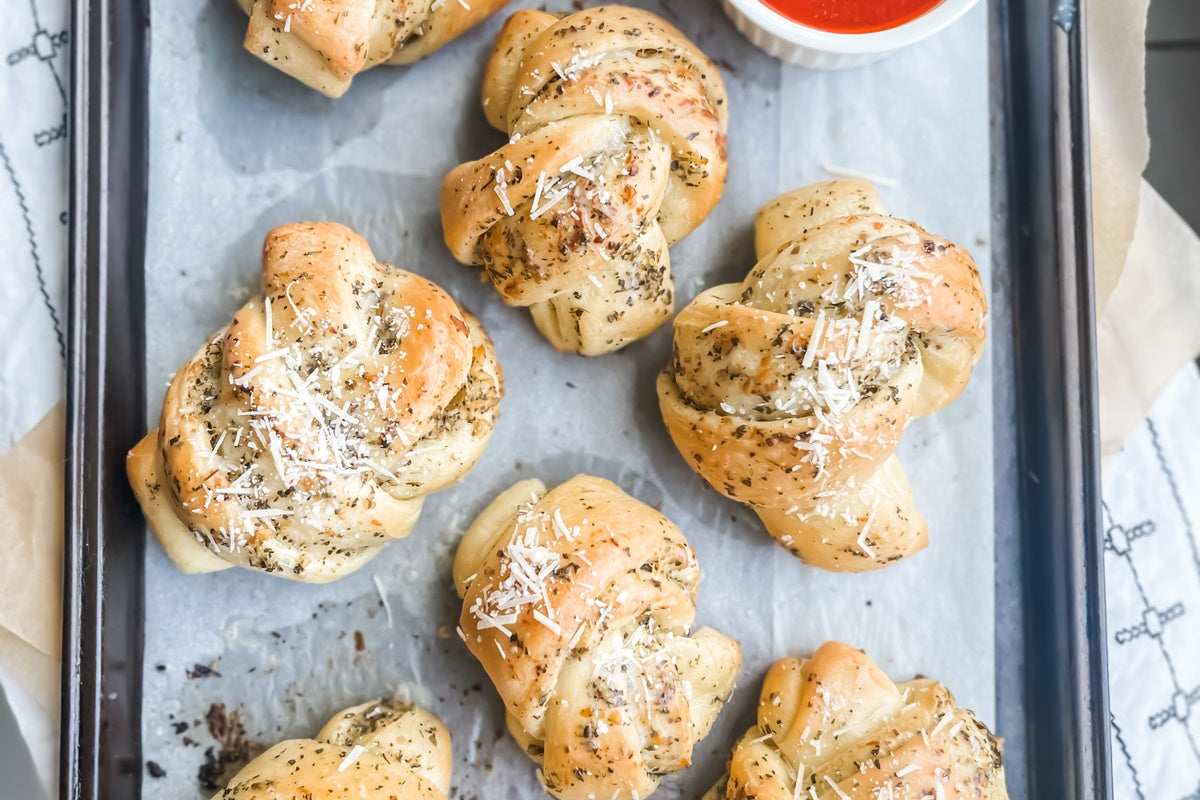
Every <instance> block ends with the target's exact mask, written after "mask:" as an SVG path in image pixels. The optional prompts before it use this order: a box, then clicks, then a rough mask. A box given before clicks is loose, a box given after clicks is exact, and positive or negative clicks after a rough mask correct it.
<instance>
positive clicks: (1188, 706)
mask: <svg viewBox="0 0 1200 800" xmlns="http://www.w3.org/2000/svg"><path fill="white" fill-rule="evenodd" d="M1197 445H1200V371H1197V369H1196V367H1195V365H1190V366H1189V367H1188V368H1187V369H1185V370H1184V371H1183V372H1181V373H1180V374H1179V375H1178V376H1176V378H1175V379H1174V380H1173V381H1172V382H1171V384H1170V385H1169V386H1168V387H1167V389H1166V390H1165V391H1164V392H1163V394H1162V396H1161V397H1160V398H1159V399H1158V401H1157V402H1156V403H1155V405H1154V408H1153V409H1152V410H1151V412H1150V417H1149V419H1147V420H1146V421H1145V422H1144V423H1142V425H1141V427H1139V428H1138V430H1137V431H1136V432H1135V433H1134V434H1133V436H1131V437H1130V439H1129V440H1128V441H1127V442H1126V443H1125V448H1124V450H1122V451H1121V453H1120V455H1118V456H1117V457H1116V459H1114V461H1113V463H1112V464H1111V465H1110V467H1109V469H1108V471H1107V472H1106V473H1105V476H1104V509H1103V511H1104V517H1103V522H1104V527H1105V533H1104V566H1105V579H1106V583H1107V585H1106V591H1107V595H1108V672H1109V685H1110V686H1111V690H1110V695H1111V696H1110V704H1111V712H1112V720H1111V721H1112V740H1113V741H1112V752H1113V776H1114V780H1115V791H1114V796H1115V797H1116V798H1120V799H1121V800H1134V799H1135V798H1136V800H1200V449H1198V447H1197Z"/></svg>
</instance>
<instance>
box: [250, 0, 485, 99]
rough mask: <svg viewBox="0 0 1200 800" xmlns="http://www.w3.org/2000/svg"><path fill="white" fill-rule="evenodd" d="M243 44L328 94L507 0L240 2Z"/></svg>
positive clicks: (404, 58) (408, 56) (420, 51)
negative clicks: (246, 21)
mask: <svg viewBox="0 0 1200 800" xmlns="http://www.w3.org/2000/svg"><path fill="white" fill-rule="evenodd" d="M237 2H238V5H239V6H241V9H242V11H244V12H245V13H246V15H247V16H249V17H250V25H249V27H248V28H247V29H246V39H245V42H244V44H245V47H246V49H247V50H249V51H250V52H251V53H253V54H254V55H255V56H257V57H258V58H261V59H262V60H263V61H265V62H267V63H268V64H270V65H271V66H273V67H275V68H276V69H280V70H282V71H284V72H286V73H287V74H288V75H291V76H292V77H293V78H295V79H296V80H298V81H300V82H301V83H303V84H305V85H306V86H309V87H311V88H313V89H316V90H317V91H318V92H321V93H322V94H325V95H328V96H329V97H341V96H342V95H343V94H344V93H345V91H346V90H347V89H349V88H350V81H351V80H353V79H354V76H355V75H357V74H358V73H360V72H362V71H363V70H366V69H370V68H371V67H373V66H375V65H376V64H411V63H412V62H413V61H416V60H417V59H419V58H424V57H425V56H427V55H429V54H430V53H432V52H433V51H434V50H437V49H438V48H439V47H441V46H442V45H444V44H446V42H449V41H450V40H451V39H453V38H455V37H456V36H458V35H459V34H461V33H462V32H463V31H465V30H467V29H468V28H470V27H471V26H473V25H475V24H476V23H478V22H479V21H480V20H482V19H483V18H484V17H486V16H488V15H489V14H491V13H492V12H494V11H496V10H497V9H498V8H500V7H501V6H503V5H504V4H505V3H507V2H508V0H470V2H466V0H237Z"/></svg>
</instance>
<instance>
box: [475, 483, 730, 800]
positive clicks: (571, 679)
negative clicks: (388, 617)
mask: <svg viewBox="0 0 1200 800" xmlns="http://www.w3.org/2000/svg"><path fill="white" fill-rule="evenodd" d="M454 578H455V585H456V587H457V588H458V591H459V593H460V594H461V595H463V612H462V617H461V620H460V633H461V635H462V636H463V638H464V640H465V641H466V643H467V647H468V648H469V649H470V651H471V652H472V653H473V654H474V655H475V657H476V658H478V659H479V661H480V663H481V664H482V665H483V667H484V669H485V670H486V671H487V673H488V675H489V676H490V677H491V679H492V682H493V683H494V684H495V686H496V689H497V691H498V692H499V694H500V697H501V699H502V700H503V701H504V704H505V708H506V709H507V711H508V715H509V728H510V730H511V731H512V733H513V735H514V737H515V738H516V739H517V741H518V742H519V743H521V745H522V746H523V747H524V748H525V750H526V752H528V753H529V755H530V756H531V757H533V758H534V760H536V761H538V762H539V763H540V764H541V766H542V770H541V773H540V774H541V776H542V779H543V781H544V783H545V785H546V789H547V791H549V792H550V793H551V794H553V795H554V796H556V797H559V798H563V800H585V799H586V798H589V797H604V798H613V797H615V798H624V799H625V800H632V798H635V797H643V798H644V797H646V796H647V795H648V794H649V793H650V792H652V791H653V790H654V789H655V787H656V786H657V785H658V782H659V780H660V779H661V777H662V776H663V775H666V774H668V773H671V772H674V771H676V770H678V769H681V768H682V767H684V766H686V765H687V764H688V763H690V760H691V753H692V748H693V747H694V745H695V743H696V742H697V741H699V740H700V739H702V738H703V737H704V736H705V735H706V734H707V733H708V731H709V729H710V728H711V727H712V724H713V722H714V720H715V719H716V715H717V713H718V712H719V711H720V709H721V707H722V706H723V704H724V702H725V700H726V699H727V698H728V696H729V694H730V692H731V691H732V689H733V682H734V680H735V679H736V677H737V671H738V666H739V664H740V661H741V654H740V650H739V648H738V645H737V643H736V642H734V641H733V640H731V639H729V638H727V637H725V636H723V635H722V634H720V633H717V632H716V631H713V630H711V629H709V628H702V629H700V630H698V631H695V632H694V633H689V632H690V630H691V626H692V623H693V621H694V619H695V614H696V607H695V599H696V589H697V584H698V583H699V579H700V570H699V567H698V566H697V564H696V557H695V553H694V552H693V551H692V549H691V548H690V547H689V546H688V544H687V542H686V541H685V540H684V538H683V534H682V533H680V531H679V529H678V528H676V527H675V526H674V525H673V524H672V523H671V522H670V520H668V519H667V518H666V517H664V516H663V515H662V514H659V513H658V512H657V511H655V510H654V509H652V508H650V507H649V506H646V505H644V504H642V503H639V502H638V501H636V500H634V499H633V498H631V497H629V496H628V495H626V494H625V493H624V492H622V491H621V490H620V489H619V488H617V487H616V486H614V485H613V484H611V483H609V482H608V481H605V480H601V479H599V478H593V477H590V476H586V475H579V476H576V477H575V478H572V479H571V480H569V481H567V482H566V483H564V484H562V485H560V486H558V487H557V488H555V489H552V490H550V491H546V488H545V486H543V485H542V484H541V483H540V482H538V481H525V482H523V483H520V484H517V485H516V486H514V487H512V488H511V489H509V490H508V491H506V492H504V493H503V494H501V495H500V496H499V497H498V498H497V499H496V500H495V501H493V503H492V504H491V506H489V507H488V509H487V510H486V511H484V513H483V514H481V515H480V517H479V518H478V519H477V520H476V521H475V523H474V524H473V525H472V526H471V529H470V530H469V531H468V532H467V535H466V536H465V537H464V538H463V542H462V544H461V545H460V546H459V550H458V554H457V556H456V558H455V564H454Z"/></svg>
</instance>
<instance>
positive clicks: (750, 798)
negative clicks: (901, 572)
mask: <svg viewBox="0 0 1200 800" xmlns="http://www.w3.org/2000/svg"><path fill="white" fill-rule="evenodd" d="M1007 797H1008V792H1007V790H1006V788H1005V784H1004V767H1003V765H1002V764H1001V757H1000V742H999V741H998V740H997V739H996V738H995V737H994V736H993V735H992V733H991V732H990V731H989V730H988V729H987V727H986V726H984V724H983V723H982V722H980V721H979V720H978V719H977V718H976V717H975V715H974V714H972V713H971V712H970V711H968V710H967V709H964V708H960V707H959V706H958V705H957V704H956V703H955V701H954V697H953V695H951V694H950V692H949V691H948V690H947V689H946V687H945V686H943V685H942V684H940V683H938V682H936V681H931V680H925V679H918V680H913V681H909V682H908V683H904V684H901V685H899V686H897V685H895V684H894V683H892V681H891V680H889V679H888V677H887V675H885V674H884V673H883V671H882V670H880V669H879V667H877V666H876V665H875V664H874V663H872V662H871V661H870V660H869V659H868V658H867V657H866V655H865V654H864V653H863V652H862V651H860V650H855V649H854V648H852V647H849V646H848V645H844V644H841V643H840V642H828V643H826V644H824V645H822V646H821V648H820V649H818V650H817V652H816V653H815V654H814V655H813V657H812V658H810V659H805V660H800V659H795V658H785V659H782V660H780V661H777V662H776V663H775V664H774V666H772V667H771V670H770V671H769V672H768V673H767V676H766V679H765V680H764V681H763V688H762V694H761V696H760V699H759V704H758V723H757V725H756V726H755V727H753V728H751V729H750V730H749V731H748V732H747V733H746V735H745V736H744V737H742V740H741V741H740V742H738V744H737V745H736V746H735V747H734V750H733V756H732V758H731V760H730V763H729V771H728V774H727V775H726V777H725V778H724V779H723V782H722V783H721V784H718V786H717V787H716V788H715V789H714V791H713V792H711V793H710V794H709V795H708V798H709V799H710V800H794V798H812V799H813V800H847V798H849V800H880V798H891V799H892V800H923V798H939V799H940V800H968V798H970V799H971V800H1007Z"/></svg>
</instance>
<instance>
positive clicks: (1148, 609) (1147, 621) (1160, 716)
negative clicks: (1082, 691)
mask: <svg viewBox="0 0 1200 800" xmlns="http://www.w3.org/2000/svg"><path fill="white" fill-rule="evenodd" d="M1146 422H1147V424H1148V425H1150V424H1151V423H1150V420H1149V419H1147V420H1146ZM1151 435H1153V427H1151ZM1161 458H1162V456H1161V451H1160V461H1161ZM1162 463H1163V467H1164V470H1165V469H1166V464H1165V462H1162ZM1180 508H1181V509H1182V505H1181V506H1180ZM1101 509H1102V511H1103V513H1104V518H1105V526H1106V531H1105V546H1106V548H1107V549H1111V550H1113V551H1114V552H1117V553H1118V554H1119V555H1120V556H1121V558H1122V560H1124V561H1125V563H1126V565H1127V566H1128V567H1129V572H1130V575H1131V576H1132V577H1133V583H1134V586H1135V587H1137V592H1138V597H1139V598H1141V601H1142V608H1143V611H1142V619H1143V621H1142V624H1141V625H1139V626H1136V627H1137V628H1141V627H1142V626H1143V625H1144V626H1146V627H1147V630H1146V631H1145V633H1146V634H1147V635H1149V636H1150V637H1151V638H1153V639H1154V641H1155V642H1156V643H1157V644H1158V650H1159V652H1160V653H1161V654H1162V657H1163V662H1164V663H1165V664H1166V667H1167V672H1168V673H1170V676H1171V687H1172V689H1173V690H1174V691H1173V693H1172V695H1171V704H1170V705H1169V706H1167V707H1166V708H1165V709H1163V710H1161V711H1158V712H1156V713H1154V714H1152V715H1151V716H1150V717H1149V719H1148V720H1147V722H1148V724H1149V726H1150V729H1151V730H1158V729H1159V728H1161V727H1162V726H1163V725H1164V724H1166V723H1167V722H1169V721H1170V720H1171V719H1176V720H1178V722H1179V723H1180V725H1181V726H1182V727H1183V733H1184V736H1185V737H1186V739H1187V741H1188V744H1189V745H1190V746H1191V750H1192V754H1193V755H1194V756H1195V757H1196V762H1197V763H1198V764H1200V746H1198V745H1197V742H1196V739H1195V737H1194V736H1192V731H1191V729H1190V728H1189V727H1188V725H1187V716H1188V712H1189V709H1190V707H1191V706H1192V705H1195V704H1197V703H1200V687H1197V688H1196V690H1195V691H1194V692H1191V693H1188V692H1185V691H1184V690H1183V688H1182V686H1181V685H1180V683H1179V676H1178V674H1177V673H1176V671H1175V663H1174V662H1173V661H1172V659H1171V654H1170V653H1169V652H1168V651H1167V646H1166V643H1165V642H1163V638H1162V629H1161V625H1160V626H1159V627H1158V628H1157V629H1156V628H1154V627H1153V622H1152V621H1151V620H1152V619H1161V617H1160V615H1159V612H1158V611H1157V610H1156V609H1155V608H1154V606H1152V605H1151V604H1150V600H1149V598H1148V597H1147V595H1146V590H1145V587H1144V586H1143V584H1142V579H1141V576H1140V575H1139V574H1138V569H1137V564H1136V563H1135V562H1134V560H1133V552H1132V548H1131V547H1129V545H1128V542H1129V540H1130V539H1131V538H1140V537H1131V536H1129V535H1128V534H1127V533H1126V529H1125V528H1124V526H1122V525H1120V524H1119V523H1117V522H1115V521H1114V519H1113V515H1112V511H1111V510H1110V509H1109V507H1108V504H1107V503H1104V502H1101ZM1154 529H1155V525H1154V523H1153V521H1146V522H1142V523H1139V524H1138V525H1136V526H1134V530H1140V531H1145V533H1142V534H1141V536H1145V535H1147V534H1148V533H1149V532H1151V531H1153V530H1154ZM1122 542H1125V544H1123V545H1122ZM1122 551H1123V552H1122ZM1176 605H1180V606H1182V604H1176ZM1172 607H1173V606H1172ZM1181 613H1182V612H1181ZM1127 630H1128V629H1127ZM1121 633H1122V632H1120V631H1118V633H1117V634H1116V637H1117V638H1118V641H1119V637H1120V635H1121ZM1131 766H1132V765H1131Z"/></svg>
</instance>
